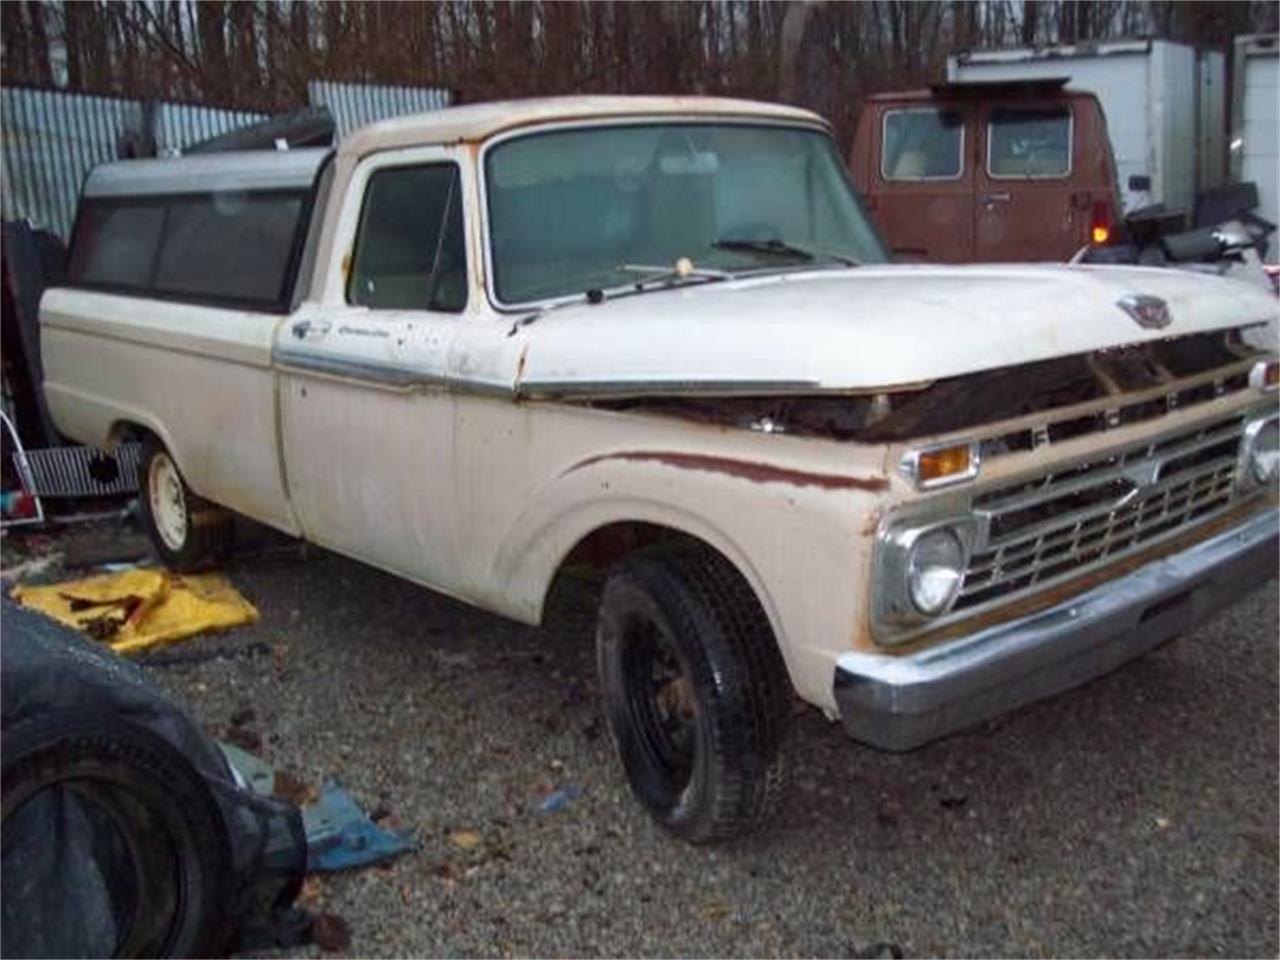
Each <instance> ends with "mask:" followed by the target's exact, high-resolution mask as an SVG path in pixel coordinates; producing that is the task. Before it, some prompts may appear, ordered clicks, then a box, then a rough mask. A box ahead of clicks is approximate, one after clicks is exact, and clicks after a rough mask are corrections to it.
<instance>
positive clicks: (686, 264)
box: [507, 257, 733, 337]
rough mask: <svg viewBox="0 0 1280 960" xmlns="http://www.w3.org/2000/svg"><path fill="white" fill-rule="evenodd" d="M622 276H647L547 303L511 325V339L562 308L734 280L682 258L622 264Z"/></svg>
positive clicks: (721, 271) (729, 274)
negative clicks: (653, 289) (658, 288)
mask: <svg viewBox="0 0 1280 960" xmlns="http://www.w3.org/2000/svg"><path fill="white" fill-rule="evenodd" d="M614 269H615V270H617V271H618V272H619V273H641V274H644V276H642V277H639V278H638V279H636V280H633V281H631V283H629V284H627V285H626V286H622V287H611V288H607V289H606V288H603V287H590V288H588V289H587V290H586V291H585V292H584V293H583V294H582V299H578V298H577V297H572V298H569V299H565V300H560V301H559V302H557V303H551V304H546V305H544V306H541V307H539V308H538V309H536V310H534V311H533V312H532V313H530V314H527V315H525V316H523V317H521V318H519V319H518V320H516V321H515V322H514V323H512V324H511V329H510V330H508V331H507V336H508V337H514V336H515V335H516V334H517V333H518V332H519V331H520V328H521V327H527V326H529V324H531V323H534V322H536V321H538V320H540V319H541V318H542V317H543V315H544V314H546V313H549V312H550V311H552V310H558V309H560V308H561V307H571V306H574V305H575V304H580V303H582V300H586V302H587V303H589V304H591V305H592V306H595V305H596V304H599V303H603V302H604V301H605V300H612V299H613V298H614V297H618V296H626V295H627V294H628V293H643V292H644V291H645V289H646V288H647V287H649V286H650V285H651V284H663V285H664V286H672V285H674V284H676V283H678V282H681V281H701V282H703V283H709V282H711V281H713V280H730V279H732V278H733V274H731V273H729V272H727V271H725V270H709V269H706V268H703V267H695V266H694V265H693V261H692V260H690V259H688V258H687V257H681V258H680V259H679V260H677V261H676V262H675V264H674V265H672V266H670V267H662V266H649V265H647V264H638V263H620V264H618V266H616V267H615V268H614Z"/></svg>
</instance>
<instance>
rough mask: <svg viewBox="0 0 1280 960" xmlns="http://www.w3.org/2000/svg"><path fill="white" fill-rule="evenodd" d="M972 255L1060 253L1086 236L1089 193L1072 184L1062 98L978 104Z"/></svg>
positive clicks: (1014, 257)
mask: <svg viewBox="0 0 1280 960" xmlns="http://www.w3.org/2000/svg"><path fill="white" fill-rule="evenodd" d="M979 119H980V123H979V127H980V131H979V141H978V148H979V152H978V163H976V164H975V166H976V167H977V170H976V174H975V193H976V196H975V200H976V203H975V204H974V259H975V260H977V261H994V262H1009V261H1053V260H1056V261H1062V260H1066V259H1068V258H1070V257H1071V255H1072V254H1073V253H1075V252H1076V251H1077V250H1078V249H1079V248H1080V247H1081V246H1082V245H1083V244H1084V243H1086V242H1087V240H1088V224H1089V217H1090V210H1091V207H1092V201H1093V198H1092V197H1090V196H1088V191H1085V190H1077V189H1076V185H1075V182H1074V180H1073V173H1074V171H1075V169H1076V168H1077V166H1078V164H1077V163H1076V162H1075V158H1074V156H1073V150H1074V149H1075V143H1074V141H1075V136H1074V133H1075V124H1074V122H1073V114H1072V108H1071V105H1070V104H1069V103H1061V102H1059V103H1039V104H1025V105H1024V104H992V103H988V104H983V105H982V106H981V107H980V108H979Z"/></svg>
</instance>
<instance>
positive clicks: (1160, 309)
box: [1116, 293, 1173, 330]
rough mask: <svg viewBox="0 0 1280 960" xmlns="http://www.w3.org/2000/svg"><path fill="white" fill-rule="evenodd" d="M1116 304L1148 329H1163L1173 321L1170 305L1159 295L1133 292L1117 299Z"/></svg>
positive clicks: (1139, 324)
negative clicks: (1153, 295)
mask: <svg viewBox="0 0 1280 960" xmlns="http://www.w3.org/2000/svg"><path fill="white" fill-rule="evenodd" d="M1116 306H1118V307H1119V308H1120V309H1121V310H1123V311H1124V312H1125V313H1127V314H1128V315H1129V316H1131V317H1133V319H1134V320H1135V321H1137V324H1138V326H1140V327H1145V328H1146V329H1148V330H1163V329H1164V328H1165V327H1167V326H1168V325H1169V324H1171V323H1173V316H1172V315H1171V314H1170V313H1169V305H1168V304H1167V303H1165V302H1164V301H1163V300H1161V299H1160V298H1159V297H1152V296H1148V295H1147V294H1145V293H1131V294H1129V296H1127V297H1121V298H1120V299H1119V300H1117V301H1116Z"/></svg>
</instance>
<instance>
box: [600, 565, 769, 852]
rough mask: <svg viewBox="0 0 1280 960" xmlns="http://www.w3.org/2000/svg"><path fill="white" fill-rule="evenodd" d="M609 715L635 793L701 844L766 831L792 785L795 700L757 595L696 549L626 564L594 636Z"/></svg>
mask: <svg viewBox="0 0 1280 960" xmlns="http://www.w3.org/2000/svg"><path fill="white" fill-rule="evenodd" d="M596 643H597V657H598V665H599V670H600V681H601V687H602V692H603V696H604V708H605V714H606V716H607V718H608V721H609V725H610V728H611V730H612V732H613V736H614V740H615V743H616V744H617V748H618V753H619V756H620V758H621V760H622V763H623V766H624V767H625V769H626V773H627V778H628V780H629V781H630V784H631V789H632V791H633V793H635V795H636V796H637V797H638V798H639V800H640V801H641V802H642V803H643V804H644V805H645V807H646V808H647V809H648V810H649V812H650V813H651V814H652V815H653V817H654V818H655V819H657V821H658V822H659V823H661V824H662V825H663V826H665V827H667V828H668V829H669V830H671V831H672V832H674V833H676V834H677V835H679V836H681V837H684V838H685V839H687V840H690V841H692V842H695V843H704V842H708V841H714V840H720V839H725V838H728V837H731V836H735V835H738V834H742V833H746V832H749V831H751V830H754V829H756V828H758V827H759V826H761V825H762V824H763V823H764V822H765V821H767V820H768V819H769V818H770V817H771V816H772V815H773V813H774V812H775V811H776V809H777V807H778V803H779V801H780V799H781V797H782V794H783V790H784V787H785V783H786V779H787V773H788V766H789V764H788V754H789V733H790V725H791V690H790V684H789V682H788V680H787V673H786V666H785V664H784V663H783V661H782V656H781V654H780V653H779V651H778V647H777V643H776V641H775V640H774V637H773V632H772V630H770V628H769V624H768V621H767V620H766V618H765V616H764V611H763V610H762V609H761V608H760V604H759V602H758V601H757V600H756V598H755V595H754V593H753V592H752V590H751V588H750V586H749V585H748V584H747V583H746V582H745V581H744V580H743V579H742V577H741V576H739V574H738V573H737V571H736V570H734V569H733V568H732V567H731V566H730V565H729V563H728V562H727V561H725V560H724V559H723V558H722V557H720V556H719V555H718V554H715V553H713V552H712V551H710V550H708V549H705V548H700V547H680V548H676V549H672V548H666V549H663V550H662V551H661V552H652V553H644V554H639V555H636V556H634V557H632V558H629V559H627V560H625V561H624V562H623V563H622V564H621V565H619V566H618V567H617V568H616V569H615V570H614V571H613V572H612V573H611V574H610V576H609V579H608V582H607V583H606V585H605V589H604V596H603V598H602V600H601V605H600V618H599V624H598V629H597V634H596Z"/></svg>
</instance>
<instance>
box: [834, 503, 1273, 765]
mask: <svg viewBox="0 0 1280 960" xmlns="http://www.w3.org/2000/svg"><path fill="white" fill-rule="evenodd" d="M1278 538H1280V511H1277V509H1276V508H1274V507H1269V508H1267V509H1265V510H1263V511H1262V512H1260V513H1259V514H1256V515H1254V516H1253V517H1251V518H1250V519H1248V520H1246V521H1245V522H1244V523H1242V524H1241V525H1240V526H1238V527H1235V528H1233V529H1230V530H1227V531H1226V532H1224V533H1221V534H1219V535H1217V536H1215V537H1212V538H1210V539H1208V540H1205V541H1204V542H1202V543H1199V544H1196V545H1194V546H1192V547H1188V548H1187V549H1186V550H1183V551H1181V552H1179V553H1175V554H1173V555H1171V556H1168V557H1164V558H1161V559H1159V560H1155V561H1153V562H1151V563H1149V564H1147V565H1146V566H1143V567H1140V568H1139V569H1137V570H1135V571H1134V572H1132V573H1130V574H1128V575H1127V576H1123V577H1120V578H1118V579H1116V580H1112V581H1110V582H1108V583H1105V584H1103V585H1101V586H1099V587H1096V588H1094V589H1093V590H1090V591H1088V592H1086V593H1083V594H1081V595H1080V596H1078V597H1074V598H1072V599H1070V600H1066V601H1063V602H1062V603H1060V604H1058V605H1056V606H1054V607H1051V608H1050V609H1048V610H1045V611H1042V612H1040V613H1036V614H1032V615H1031V616H1028V617H1024V618H1022V619H1020V620H1016V621H1013V622H1011V623H1003V624H998V625H996V626H992V627H988V628H987V629H985V630H981V631H979V632H977V633H974V634H971V635H970V636H967V637H961V638H960V639H957V640H953V641H950V642H948V643H943V644H941V645H938V646H934V647H929V648H926V649H924V650H921V651H919V652H918V653H914V654H909V655H903V656H893V655H890V654H884V653H863V652H850V653H846V654H843V655H841V656H840V657H839V659H838V660H837V661H836V669H835V676H834V679H833V685H834V696H835V699H836V703H837V704H838V705H839V708H840V715H841V718H842V720H843V723H844V726H845V729H846V730H847V731H848V732H849V734H850V735H851V736H853V737H854V738H855V739H857V740H861V741H864V742H866V743H869V744H872V745H873V746H877V747H881V748H883V749H887V750H910V749H913V748H915V747H918V746H920V745H922V744H924V743H927V742H929V741H930V740H934V739H937V738H938V737H942V736H945V735H946V734H948V733H953V732H955V731H957V730H960V729H963V728H965V727H968V726H971V725H973V724H975V723H979V722H981V721H983V720H986V719H989V718H990V717H993V716H995V715H997V714H999V713H1003V712H1005V711H1007V710H1011V709H1013V708H1015V707H1019V706H1022V705H1024V704H1027V703H1032V702H1034V701H1036V700H1040V699H1043V698H1045V697H1048V696H1051V695H1053V694H1055V693H1059V692H1061V691H1063V690H1067V689H1070V688H1071V687H1074V686H1078V685H1079V684H1081V683H1084V682H1086V681H1088V680H1091V679H1093V678H1094V677H1097V676H1101V675H1102V674H1104V673H1108V672H1110V671H1111V670H1113V669H1115V668H1116V667H1119V666H1120V665H1121V664H1123V663H1125V662H1126V661H1128V660H1131V659H1133V658H1134V657H1138V656H1141V655H1142V654H1144V653H1146V652H1147V651H1149V650H1151V649H1153V648H1154V647H1156V646H1159V645H1160V644H1161V643H1164V642H1165V641H1166V640H1169V639H1171V638H1173V637H1175V636H1177V635H1178V634H1180V633H1183V632H1185V631H1187V630H1189V629H1191V628H1192V627H1194V626H1195V625H1196V624H1198V623H1201V622H1202V621H1204V620H1205V619H1206V618H1208V617H1209V616H1210V615H1212V614H1213V613H1215V612H1216V611H1218V610H1220V609H1222V608H1223V607H1224V606H1227V605H1228V604H1230V603H1233V602H1234V601H1236V600H1237V599H1239V598H1240V597H1242V596H1244V595H1245V594H1246V593H1248V592H1249V591H1251V590H1252V589H1253V588H1254V587H1256V586H1258V585H1260V584H1262V583H1264V582H1265V581H1267V580H1268V579H1269V578H1271V577H1274V576H1275V575H1276V566H1277V560H1278V559H1280V551H1278V550H1277V544H1278Z"/></svg>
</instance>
